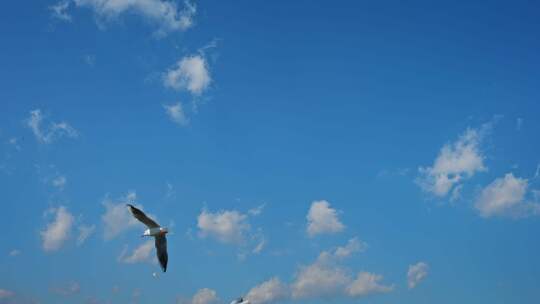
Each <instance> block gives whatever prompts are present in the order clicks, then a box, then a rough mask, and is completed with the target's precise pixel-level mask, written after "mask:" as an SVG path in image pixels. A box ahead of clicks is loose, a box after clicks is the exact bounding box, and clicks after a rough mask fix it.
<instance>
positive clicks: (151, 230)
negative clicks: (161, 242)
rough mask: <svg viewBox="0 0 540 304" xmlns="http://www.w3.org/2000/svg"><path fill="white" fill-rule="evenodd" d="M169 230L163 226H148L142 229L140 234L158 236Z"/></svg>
mask: <svg viewBox="0 0 540 304" xmlns="http://www.w3.org/2000/svg"><path fill="white" fill-rule="evenodd" d="M168 232H169V230H168V229H167V228H164V227H155V228H148V229H146V230H145V231H144V233H143V235H142V236H159V235H163V234H167V233H168Z"/></svg>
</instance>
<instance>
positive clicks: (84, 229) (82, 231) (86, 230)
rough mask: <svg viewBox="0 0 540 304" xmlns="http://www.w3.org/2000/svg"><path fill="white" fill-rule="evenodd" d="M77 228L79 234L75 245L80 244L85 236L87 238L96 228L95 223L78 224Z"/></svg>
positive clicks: (84, 239)
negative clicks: (89, 224)
mask: <svg viewBox="0 0 540 304" xmlns="http://www.w3.org/2000/svg"><path fill="white" fill-rule="evenodd" d="M78 229H79V236H78V237H77V246H81V245H82V244H84V242H85V241H86V239H87V238H89V237H90V236H91V235H92V234H93V233H94V231H95V230H96V225H92V226H86V225H80V226H79V227H78Z"/></svg>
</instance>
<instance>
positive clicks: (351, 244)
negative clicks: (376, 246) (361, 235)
mask: <svg viewBox="0 0 540 304" xmlns="http://www.w3.org/2000/svg"><path fill="white" fill-rule="evenodd" d="M366 249H367V244H366V243H364V242H362V241H360V240H359V239H358V238H356V237H355V238H352V239H350V240H349V241H348V242H347V245H345V246H340V247H338V248H336V250H335V251H334V256H336V257H338V258H347V257H349V256H351V255H352V254H353V253H356V252H362V251H364V250H366Z"/></svg>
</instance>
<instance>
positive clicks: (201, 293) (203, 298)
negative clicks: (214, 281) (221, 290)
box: [188, 288, 219, 304]
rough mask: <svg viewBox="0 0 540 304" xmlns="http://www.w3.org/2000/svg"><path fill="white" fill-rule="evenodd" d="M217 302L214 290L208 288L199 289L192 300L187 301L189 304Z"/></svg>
mask: <svg viewBox="0 0 540 304" xmlns="http://www.w3.org/2000/svg"><path fill="white" fill-rule="evenodd" d="M217 302H219V298H218V297H217V293H216V291H215V290H212V289H209V288H203V289H199V290H198V291H197V293H195V295H194V296H193V298H192V299H191V300H190V301H188V303H190V304H212V303H217Z"/></svg>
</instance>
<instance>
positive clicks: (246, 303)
mask: <svg viewBox="0 0 540 304" xmlns="http://www.w3.org/2000/svg"><path fill="white" fill-rule="evenodd" d="M231 304H249V301H248V300H246V299H244V298H238V299H236V300H234V301H232V302H231Z"/></svg>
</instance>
